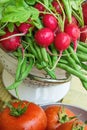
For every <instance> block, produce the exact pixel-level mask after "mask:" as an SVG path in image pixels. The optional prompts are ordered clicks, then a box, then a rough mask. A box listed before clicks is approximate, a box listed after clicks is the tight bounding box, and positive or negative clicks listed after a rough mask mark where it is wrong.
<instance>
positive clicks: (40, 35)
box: [35, 28, 54, 47]
mask: <svg viewBox="0 0 87 130" xmlns="http://www.w3.org/2000/svg"><path fill="white" fill-rule="evenodd" d="M35 41H36V42H37V44H38V45H40V46H42V47H48V46H49V45H50V44H51V43H52V42H53V41H54V34H53V32H52V31H51V30H50V29H49V28H42V29H40V30H38V31H37V32H36V34H35Z"/></svg>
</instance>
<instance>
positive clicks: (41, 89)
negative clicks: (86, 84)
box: [2, 69, 70, 104]
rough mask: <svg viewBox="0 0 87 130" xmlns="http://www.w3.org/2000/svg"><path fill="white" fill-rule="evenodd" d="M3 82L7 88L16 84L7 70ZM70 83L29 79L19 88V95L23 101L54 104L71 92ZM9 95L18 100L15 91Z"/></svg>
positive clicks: (4, 71)
mask: <svg viewBox="0 0 87 130" xmlns="http://www.w3.org/2000/svg"><path fill="white" fill-rule="evenodd" d="M2 80H3V83H4V86H5V87H6V88H7V87H8V86H9V85H11V84H12V83H13V82H14V76H13V75H11V74H10V73H9V72H8V71H7V70H6V69H4V70H3V73H2ZM69 88H70V81H68V82H65V83H62V84H61V83H60V84H49V83H45V82H43V83H40V82H38V81H35V80H30V79H29V78H28V79H27V80H25V81H24V82H23V83H22V84H21V85H20V86H19V87H18V94H19V97H20V99H21V100H28V101H32V102H35V103H37V104H44V103H52V102H57V101H60V100H61V99H62V98H63V97H64V96H65V95H66V94H67V93H68V91H69ZM9 93H10V94H11V95H13V96H14V97H16V98H17V95H16V93H15V90H9Z"/></svg>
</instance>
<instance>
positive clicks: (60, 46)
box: [54, 32, 70, 53]
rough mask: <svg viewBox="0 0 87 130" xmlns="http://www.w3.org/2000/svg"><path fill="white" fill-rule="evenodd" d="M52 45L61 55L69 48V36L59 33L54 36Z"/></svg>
mask: <svg viewBox="0 0 87 130" xmlns="http://www.w3.org/2000/svg"><path fill="white" fill-rule="evenodd" d="M54 44H55V47H56V49H57V50H59V51H60V53H61V52H63V51H64V50H66V49H67V48H68V47H69V45H70V36H69V35H68V34H67V33H65V32H61V33H59V34H57V35H56V37H55V41H54Z"/></svg>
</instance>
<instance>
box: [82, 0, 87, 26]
mask: <svg viewBox="0 0 87 130" xmlns="http://www.w3.org/2000/svg"><path fill="white" fill-rule="evenodd" d="M82 11H83V18H84V24H85V25H87V1H85V2H84V3H83V4H82Z"/></svg>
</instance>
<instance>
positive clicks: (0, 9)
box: [0, 7, 3, 19]
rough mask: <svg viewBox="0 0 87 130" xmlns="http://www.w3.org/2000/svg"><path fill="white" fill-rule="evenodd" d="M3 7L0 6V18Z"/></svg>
mask: <svg viewBox="0 0 87 130" xmlns="http://www.w3.org/2000/svg"><path fill="white" fill-rule="evenodd" d="M2 11H3V7H0V19H1V18H2Z"/></svg>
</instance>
